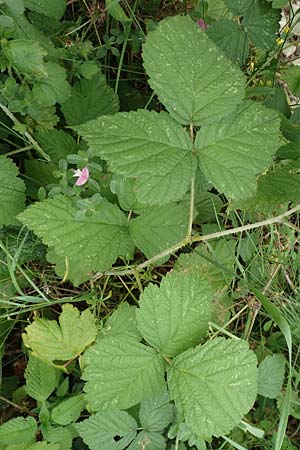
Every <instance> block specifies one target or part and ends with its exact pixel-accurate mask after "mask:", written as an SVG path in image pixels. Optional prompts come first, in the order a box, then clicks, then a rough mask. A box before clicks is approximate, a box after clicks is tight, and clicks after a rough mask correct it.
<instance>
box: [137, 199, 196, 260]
mask: <svg viewBox="0 0 300 450" xmlns="http://www.w3.org/2000/svg"><path fill="white" fill-rule="evenodd" d="M188 222H189V205H188V204H186V203H181V204H178V205H176V204H169V205H165V206H159V207H157V208H153V209H150V210H148V211H146V212H145V213H144V214H141V215H140V216H139V217H137V218H135V219H132V220H131V221H130V223H129V232H130V235H131V237H132V239H133V241H134V243H135V245H136V246H137V247H138V249H139V250H141V251H142V252H143V253H144V254H145V256H146V257H147V258H151V257H152V256H154V255H156V254H158V253H160V252H162V251H163V250H165V249H166V248H168V247H171V246H172V245H174V244H176V243H177V242H179V241H181V240H182V239H183V238H184V237H185V236H186V234H187V230H188Z"/></svg>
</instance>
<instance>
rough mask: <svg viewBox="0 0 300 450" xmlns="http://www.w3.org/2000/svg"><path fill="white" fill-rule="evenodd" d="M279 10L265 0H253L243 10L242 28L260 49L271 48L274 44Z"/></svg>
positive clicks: (277, 28)
mask: <svg viewBox="0 0 300 450" xmlns="http://www.w3.org/2000/svg"><path fill="white" fill-rule="evenodd" d="M279 21H280V11H277V10H275V9H273V8H272V5H271V3H267V2H266V1H265V0H255V1H254V3H253V5H252V6H251V7H250V8H249V9H248V10H247V11H246V12H245V15H244V17H243V22H242V24H243V28H244V30H245V31H246V33H247V35H248V37H249V39H250V40H251V41H252V43H253V44H254V45H255V46H256V47H258V48H261V49H262V50H266V51H267V50H271V49H272V48H273V47H274V46H275V45H276V37H277V33H278V30H279Z"/></svg>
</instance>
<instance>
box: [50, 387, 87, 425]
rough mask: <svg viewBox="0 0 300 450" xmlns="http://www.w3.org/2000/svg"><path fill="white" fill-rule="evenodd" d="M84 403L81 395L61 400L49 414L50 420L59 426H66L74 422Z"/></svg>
mask: <svg viewBox="0 0 300 450" xmlns="http://www.w3.org/2000/svg"><path fill="white" fill-rule="evenodd" d="M85 404H86V401H85V399H84V395H83V394H79V395H75V396H74V397H71V398H67V399H66V400H62V401H61V402H60V403H58V405H56V406H55V407H54V408H53V410H52V413H51V418H52V420H53V421H54V422H55V423H58V424H59V425H68V424H69V423H72V422H76V421H77V420H78V419H79V417H80V414H81V413H82V411H83V410H84V407H85Z"/></svg>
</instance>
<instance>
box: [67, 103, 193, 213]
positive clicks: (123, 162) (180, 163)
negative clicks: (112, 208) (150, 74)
mask: <svg viewBox="0 0 300 450" xmlns="http://www.w3.org/2000/svg"><path fill="white" fill-rule="evenodd" d="M76 129H77V130H78V132H79V133H80V134H81V135H82V137H83V138H84V139H86V140H87V142H88V144H89V145H90V146H91V147H92V149H93V150H94V152H95V154H96V155H99V156H101V157H102V158H104V159H106V160H107V161H108V162H109V166H110V169H111V170H112V171H113V172H117V173H119V174H121V175H124V176H125V177H128V178H136V185H135V189H136V194H137V200H138V201H139V202H141V203H145V204H146V203H147V204H149V205H164V204H166V203H170V202H172V201H177V200H181V199H182V197H183V196H184V194H185V193H186V191H187V189H188V186H189V183H190V180H191V178H192V177H193V175H194V173H195V171H196V158H195V156H194V155H193V154H192V143H191V140H190V138H189V136H188V134H187V133H186V132H185V131H184V130H183V129H182V127H181V126H179V125H178V124H176V122H174V121H173V120H172V119H171V118H170V117H169V116H168V114H166V113H160V114H158V113H156V112H154V111H152V112H149V111H146V110H139V111H137V112H129V113H119V114H116V115H113V116H106V117H99V119H98V120H95V121H93V122H89V123H87V124H84V125H81V126H79V127H76Z"/></svg>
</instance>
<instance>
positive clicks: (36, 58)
mask: <svg viewBox="0 0 300 450" xmlns="http://www.w3.org/2000/svg"><path fill="white" fill-rule="evenodd" d="M3 52H4V55H5V56H6V58H7V59H8V60H9V62H10V64H11V66H13V67H14V68H15V69H16V70H17V71H18V72H20V73H21V74H24V75H28V76H29V77H32V76H33V77H41V76H42V77H47V68H46V64H45V63H44V56H46V54H47V53H46V51H45V50H44V49H43V48H42V47H41V45H40V44H39V42H37V41H33V40H29V39H28V40H27V39H14V40H10V41H8V42H7V43H5V45H4V46H3Z"/></svg>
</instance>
